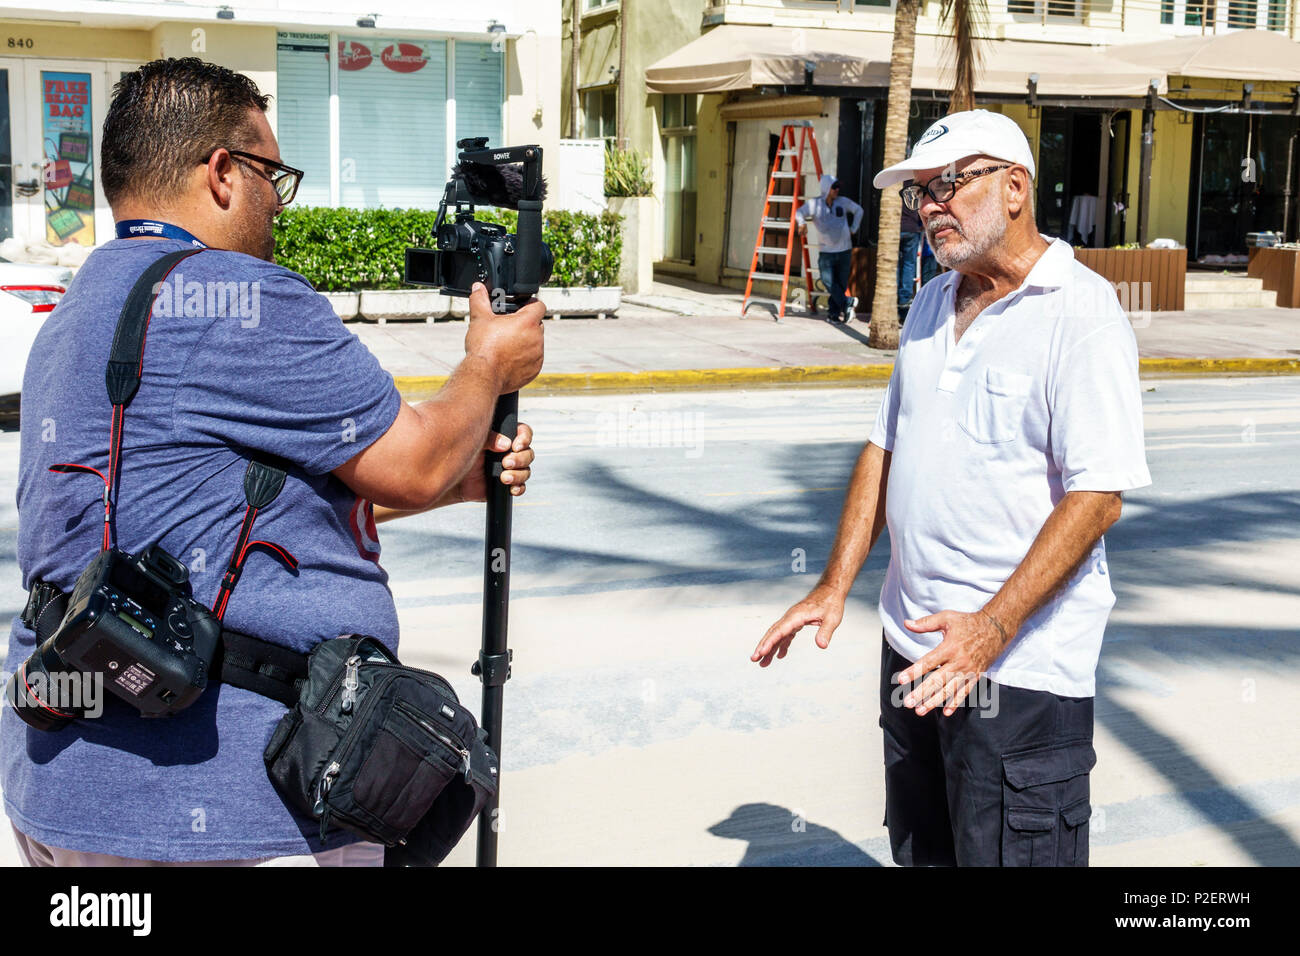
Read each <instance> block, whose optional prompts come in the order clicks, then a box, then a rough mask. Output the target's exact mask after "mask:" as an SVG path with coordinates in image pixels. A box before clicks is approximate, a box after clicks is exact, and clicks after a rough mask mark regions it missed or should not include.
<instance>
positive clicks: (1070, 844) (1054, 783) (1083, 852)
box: [1002, 741, 1097, 866]
mask: <svg viewBox="0 0 1300 956" xmlns="http://www.w3.org/2000/svg"><path fill="white" fill-rule="evenodd" d="M1096 762H1097V755H1096V753H1095V752H1094V751H1093V749H1092V744H1091V743H1088V742H1086V741H1081V742H1077V743H1069V744H1057V745H1055V746H1052V747H1040V748H1037V749H1035V750H1026V751H1023V752H1021V753H1016V754H1004V755H1003V756H1002V776H1003V782H1002V865H1003V866H1087V865H1088V817H1089V816H1091V814H1092V810H1091V808H1090V806H1089V805H1088V799H1089V794H1088V773H1089V771H1091V770H1092V768H1093V765H1094V764H1096Z"/></svg>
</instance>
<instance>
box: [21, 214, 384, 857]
mask: <svg viewBox="0 0 1300 956" xmlns="http://www.w3.org/2000/svg"><path fill="white" fill-rule="evenodd" d="M182 248H187V246H186V244H184V243H180V242H177V241H173V240H126V239H119V240H115V241H113V242H109V243H107V244H106V245H104V246H102V247H101V248H99V249H97V250H96V251H95V252H94V253H92V254H91V256H90V258H89V259H88V260H87V261H86V264H85V265H84V266H83V267H82V268H81V270H80V271H79V272H78V273H77V276H76V278H75V279H74V280H73V282H72V284H71V286H70V287H69V289H68V292H67V294H66V295H65V296H64V298H63V301H62V302H61V303H60V304H59V306H58V308H57V309H55V310H54V312H52V313H51V314H50V317H49V320H48V321H47V322H46V323H45V326H44V327H43V328H42V330H41V332H40V335H39V336H38V337H37V339H36V343H35V345H34V347H33V349H32V352H31V357H30V359H29V360H28V364H27V372H26V377H25V378H24V380H23V396H22V405H23V408H22V442H21V453H20V462H19V476H18V513H19V528H18V564H19V567H20V568H21V569H22V574H23V586H24V587H25V588H26V587H29V586H30V585H31V584H32V582H33V581H34V580H35V579H37V578H40V579H43V580H46V581H49V582H51V583H53V584H56V585H58V586H59V587H61V588H63V589H64V590H65V591H66V590H70V589H71V588H72V586H73V584H74V583H75V582H76V580H77V577H78V575H79V574H80V573H81V571H82V570H83V569H84V568H85V566H86V565H87V564H88V563H89V562H90V560H91V559H92V558H93V557H94V556H95V554H96V553H98V551H99V549H100V546H101V544H102V534H103V531H102V529H103V507H102V503H101V496H102V492H103V484H102V483H101V482H100V481H99V479H97V478H95V477H94V476H93V475H84V474H79V475H64V474H51V473H50V472H49V471H48V468H49V466H50V465H53V464H56V463H59V462H76V463H80V464H84V465H90V466H92V467H95V468H99V469H100V470H101V471H105V470H106V463H107V459H108V437H109V422H110V416H111V409H112V406H110V404H109V402H108V397H107V393H106V390H105V386H104V368H105V363H106V361H107V358H108V353H109V348H110V344H111V341H112V335H113V329H114V326H115V324H116V322H117V317H118V313H119V312H120V311H121V308H122V303H123V302H124V301H125V299H126V295H127V291H128V290H129V289H130V287H131V285H132V284H133V283H134V282H135V280H136V279H137V278H138V277H139V275H140V274H141V273H142V272H143V271H144V269H145V267H146V266H147V265H148V264H149V263H150V262H152V261H153V260H154V259H155V258H157V257H158V256H161V255H162V254H164V253H166V252H172V251H175V250H178V249H182ZM168 281H169V285H168V286H167V287H165V288H164V289H163V291H162V294H161V295H160V296H159V300H158V302H157V303H156V304H155V307H154V313H153V317H152V319H151V321H150V324H149V332H148V338H147V341H146V346H145V353H144V375H143V381H142V384H141V386H140V389H139V391H138V393H137V394H136V396H135V399H134V400H133V401H132V403H131V404H130V406H129V407H128V408H127V411H126V418H125V429H124V438H123V449H124V450H123V457H122V464H121V469H122V475H121V484H120V488H119V494H118V512H117V519H116V524H117V543H118V546H119V547H121V548H124V549H126V550H128V551H131V552H136V551H138V550H140V549H142V548H143V547H144V546H146V545H148V544H150V543H153V542H158V543H159V544H161V545H162V547H164V548H165V549H166V550H167V551H168V552H170V553H171V554H173V555H175V556H176V557H177V558H179V559H180V560H181V561H183V562H184V563H185V564H186V565H188V566H189V567H190V569H191V570H190V580H191V582H192V584H193V586H194V596H195V598H196V599H197V600H200V601H202V602H203V603H205V604H207V605H208V606H209V607H210V606H211V605H212V602H213V600H214V599H215V597H216V595H217V590H218V588H219V586H220V582H221V576H222V573H223V572H224V570H225V567H226V564H227V562H228V561H229V559H230V555H231V550H232V549H233V547H234V543H235V538H236V536H237V534H238V531H239V527H240V522H241V521H242V520H243V516H244V510H245V501H244V494H243V478H244V470H245V468H246V466H247V460H248V459H247V455H248V454H249V453H251V452H268V453H272V454H275V455H278V456H280V457H282V458H284V459H287V460H288V461H289V462H290V463H291V464H292V466H293V467H292V468H291V470H290V471H289V474H288V479H287V480H286V482H285V485H284V490H283V491H282V492H281V494H280V496H279V497H278V498H277V499H276V500H275V501H274V503H272V504H271V505H270V506H269V507H267V508H266V509H265V510H264V511H262V512H261V513H260V514H259V515H258V517H257V523H256V525H255V526H254V529H253V536H254V537H255V538H258V539H261V540H265V541H271V542H274V543H276V544H279V545H281V546H283V547H284V548H286V549H288V550H289V551H290V552H292V553H293V554H294V555H295V556H296V557H297V559H298V561H299V566H298V572H297V574H296V575H294V574H292V573H291V572H289V571H288V570H286V569H285V568H284V567H283V566H282V565H281V564H279V563H278V562H276V561H275V560H274V559H273V558H272V557H271V556H270V555H268V554H266V553H264V552H260V551H253V552H252V553H251V554H250V556H249V558H248V560H247V564H246V566H245V569H244V573H243V577H242V579H241V580H240V582H239V585H238V587H237V588H236V589H235V592H234V596H233V597H232V598H231V600H230V603H229V608H228V610H227V612H226V616H225V622H224V623H225V626H226V627H228V628H231V629H234V630H237V631H242V632H244V633H248V634H254V635H257V636H259V637H262V638H264V639H266V640H270V641H274V642H277V643H281V644H284V645H287V646H289V647H292V648H294V649H296V650H300V651H307V650H310V649H311V648H312V647H313V646H314V645H315V644H316V643H318V642H319V641H321V640H325V639H327V638H331V637H335V636H337V635H340V634H347V633H353V632H355V633H361V634H371V635H374V636H375V637H378V638H379V639H381V640H382V641H384V642H385V643H386V644H388V645H389V646H390V647H392V648H394V649H396V647H397V636H398V627H397V611H396V607H395V605H394V603H393V597H392V594H391V592H390V591H389V589H388V575H387V574H386V573H385V571H384V570H383V568H381V567H380V565H379V545H378V541H377V535H376V532H375V525H374V518H373V511H372V509H371V506H370V504H369V503H368V502H366V501H364V500H362V499H359V498H358V496H357V495H356V494H355V493H354V492H352V491H351V490H349V489H348V488H347V486H345V485H344V484H343V483H342V482H340V481H339V480H338V479H337V478H335V477H333V476H332V475H331V474H330V472H331V470H332V469H334V468H337V467H338V466H339V465H342V464H343V463H344V462H346V461H348V460H349V459H350V458H352V457H353V456H354V455H356V454H357V453H358V452H360V451H361V450H362V449H364V448H365V447H367V446H368V445H369V444H371V443H372V442H374V441H375V440H376V439H377V438H379V437H380V436H381V435H382V434H383V433H384V432H385V431H387V430H388V428H389V426H390V425H391V424H392V423H393V421H394V420H395V419H396V417H397V412H398V408H399V406H400V402H401V399H400V398H399V396H398V393H397V390H396V388H395V386H394V384H393V379H392V376H390V375H389V374H388V373H387V372H385V371H384V370H383V369H382V368H381V367H380V365H379V362H378V361H377V360H376V359H375V357H374V356H373V355H371V354H370V352H369V351H368V350H367V349H366V347H365V346H364V345H362V344H361V342H360V340H358V339H357V337H356V336H354V335H353V334H352V333H351V332H349V331H348V330H347V329H346V328H345V327H344V326H343V324H342V322H340V321H339V319H338V317H337V316H336V315H335V314H334V312H333V311H332V309H331V308H330V305H329V303H328V302H327V301H326V299H325V298H324V297H322V296H320V295H318V294H317V293H316V292H314V291H313V290H312V288H311V286H310V285H309V284H308V282H307V281H306V280H305V279H304V278H302V276H299V275H297V274H296V273H293V272H290V271H289V270H287V269H284V268H282V267H279V266H276V265H274V264H272V263H269V262H263V261H262V260H260V259H255V258H252V257H250V256H246V255H243V254H240V253H234V252H226V251H219V250H206V251H204V252H201V253H199V254H198V255H196V256H193V257H191V258H189V259H186V260H185V261H183V262H182V263H181V264H180V265H179V266H177V267H176V269H175V270H174V271H173V273H172V275H171V277H170V278H169V280H168ZM230 283H235V285H234V286H233V287H232V286H231V285H230ZM232 291H233V292H234V295H235V300H234V303H235V304H233V305H232V300H231V295H230V294H231V292H232ZM217 313H224V314H217ZM34 639H35V635H34V634H33V633H32V632H31V631H29V630H28V629H27V628H25V627H24V626H23V625H22V623H21V622H20V621H19V620H17V619H15V621H14V623H13V629H12V631H11V634H10V638H9V651H8V657H7V659H6V663H5V674H4V675H3V676H4V678H5V679H6V680H7V679H8V676H9V673H11V672H12V671H13V670H14V669H16V668H17V667H18V666H19V665H20V664H21V663H22V662H23V661H24V660H26V659H27V657H28V656H29V655H30V654H31V652H32V649H33V645H34ZM105 696H106V698H107V700H106V703H105V706H104V712H103V715H102V716H101V717H99V718H97V719H83V720H78V721H76V722H75V723H74V724H73V725H72V726H70V727H69V728H67V729H64V730H62V731H58V732H56V733H43V732H40V731H37V730H33V729H31V728H29V727H27V725H26V724H24V723H23V722H22V721H21V720H19V719H18V718H17V716H16V715H15V714H13V713H12V712H9V708H8V707H5V708H4V711H5V713H4V714H3V716H2V717H0V787H3V790H4V810H5V813H6V814H7V815H8V816H9V818H10V819H11V820H12V821H13V822H14V824H15V825H16V826H17V827H18V828H19V829H20V830H22V831H23V832H25V833H26V834H28V835H29V836H31V837H33V838H35V839H37V840H39V841H41V842H42V843H46V844H49V845H51V846H58V847H63V848H66V849H71V850H80V851H85V852H93V853H108V854H114V855H118V856H129V857H140V858H145V859H155V860H172V861H181V860H221V859H236V858H249V857H263V856H278V855H288V854H302V853H308V852H315V851H317V850H319V849H320V844H319V839H318V837H317V836H316V833H317V830H318V827H317V825H316V824H314V823H312V822H311V821H310V820H308V819H307V818H305V817H302V816H301V815H299V814H296V813H295V812H293V811H291V810H290V809H289V808H288V807H286V806H285V804H284V802H283V801H282V800H281V799H280V797H279V795H278V794H277V793H276V792H275V790H274V789H273V788H272V786H271V783H270V781H269V780H268V779H267V776H266V770H265V767H264V765H263V762H262V751H263V748H264V747H265V746H266V743H267V740H268V739H269V738H270V736H271V732H272V730H273V729H274V727H275V725H276V723H277V721H278V720H279V719H280V717H281V716H283V714H284V713H285V708H284V706H283V705H282V704H279V703H276V702H275V701H272V700H269V699H267V698H265V697H261V696H258V695H257V694H254V693H251V692H249V691H245V690H240V689H238V688H235V687H231V686H229V685H225V684H214V685H210V686H209V687H208V689H207V690H206V691H205V692H204V693H203V695H202V696H201V697H200V698H199V699H198V701H197V702H196V703H194V704H193V705H192V706H191V707H190V708H189V709H188V710H185V711H183V712H182V713H180V714H178V715H176V716H173V717H169V718H162V719H153V720H150V719H145V718H142V717H140V716H139V714H138V712H136V711H134V710H133V709H131V708H130V707H129V706H128V705H126V704H124V703H122V702H121V701H119V700H117V699H116V698H114V697H113V696H112V695H110V694H106V695H105ZM346 842H351V840H350V839H349V838H348V837H346V836H338V837H332V838H331V841H330V846H339V845H343V844H344V843H346Z"/></svg>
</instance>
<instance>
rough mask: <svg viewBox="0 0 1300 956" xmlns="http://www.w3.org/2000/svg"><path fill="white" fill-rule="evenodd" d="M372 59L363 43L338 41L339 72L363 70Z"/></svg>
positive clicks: (368, 49)
mask: <svg viewBox="0 0 1300 956" xmlns="http://www.w3.org/2000/svg"><path fill="white" fill-rule="evenodd" d="M373 59H374V57H373V56H371V54H370V48H369V47H368V46H366V45H365V44H364V43H357V42H355V41H348V40H340V41H339V69H340V70H364V69H365V68H366V67H368V66H369V65H370V61H371V60H373Z"/></svg>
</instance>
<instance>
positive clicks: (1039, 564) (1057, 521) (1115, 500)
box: [983, 491, 1121, 643]
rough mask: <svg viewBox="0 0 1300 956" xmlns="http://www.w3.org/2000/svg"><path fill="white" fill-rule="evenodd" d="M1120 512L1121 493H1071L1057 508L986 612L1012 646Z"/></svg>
mask: <svg viewBox="0 0 1300 956" xmlns="http://www.w3.org/2000/svg"><path fill="white" fill-rule="evenodd" d="M1120 507H1121V500H1120V494H1119V492H1105V491H1072V492H1070V493H1069V494H1067V495H1066V496H1065V497H1064V498H1062V499H1061V500H1060V501H1059V502H1057V504H1056V507H1055V508H1053V509H1052V513H1051V514H1049V515H1048V516H1047V520H1046V521H1044V522H1043V527H1042V528H1041V529H1039V532H1038V535H1037V536H1036V537H1035V538H1034V543H1033V544H1032V545H1030V546H1029V551H1028V553H1027V554H1026V555H1025V557H1024V559H1023V560H1022V561H1021V562H1020V564H1019V566H1017V568H1016V570H1015V571H1014V572H1012V574H1011V577H1009V578H1007V581H1006V583H1005V584H1003V585H1002V587H1001V588H1000V589H999V590H998V593H997V594H995V595H994V596H993V598H992V599H991V600H990V601H989V602H988V604H986V605H985V606H984V609H983V610H984V612H985V613H986V614H987V615H988V616H989V617H991V618H992V619H993V621H994V623H995V624H996V625H997V626H998V628H999V629H1000V630H1002V631H1003V637H1004V638H1005V639H1006V641H1007V642H1008V643H1010V641H1011V639H1012V638H1014V637H1015V635H1016V632H1017V631H1019V630H1020V628H1021V627H1022V626H1024V623H1025V621H1026V620H1027V619H1028V618H1029V616H1030V615H1032V614H1033V613H1034V612H1035V611H1037V610H1038V609H1039V608H1040V607H1042V606H1043V605H1044V604H1046V603H1047V601H1048V600H1049V599H1050V598H1051V597H1052V595H1054V594H1055V593H1056V592H1057V591H1059V590H1060V589H1061V588H1062V587H1064V586H1065V583H1066V582H1067V581H1069V579H1070V577H1071V576H1072V575H1073V574H1074V573H1075V571H1077V570H1078V568H1079V566H1080V565H1081V564H1082V563H1083V561H1084V559H1085V558H1087V556H1088V555H1089V554H1090V553H1091V552H1092V548H1093V545H1095V544H1096V543H1097V539H1098V538H1100V537H1101V536H1102V535H1103V534H1105V533H1106V529H1107V528H1109V527H1110V526H1111V525H1112V524H1114V523H1115V521H1116V520H1117V519H1118V518H1119V513H1120Z"/></svg>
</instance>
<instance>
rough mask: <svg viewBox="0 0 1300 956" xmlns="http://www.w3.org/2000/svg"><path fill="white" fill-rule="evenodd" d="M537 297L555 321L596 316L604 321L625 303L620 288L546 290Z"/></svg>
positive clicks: (597, 287)
mask: <svg viewBox="0 0 1300 956" xmlns="http://www.w3.org/2000/svg"><path fill="white" fill-rule="evenodd" d="M537 297H538V298H539V299H541V300H542V301H543V302H545V303H546V314H547V315H549V316H550V317H551V318H553V319H563V318H573V317H576V316H580V315H594V316H595V317H596V318H598V319H603V318H604V317H605V316H607V315H613V314H614V313H616V312H617V311H618V307H619V306H620V305H621V304H622V302H623V290H622V288H620V287H619V286H616V285H615V286H592V287H583V286H579V287H578V288H574V289H561V288H558V287H556V288H546V287H543V289H542V291H541V292H539V293H538V295H537Z"/></svg>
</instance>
